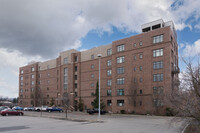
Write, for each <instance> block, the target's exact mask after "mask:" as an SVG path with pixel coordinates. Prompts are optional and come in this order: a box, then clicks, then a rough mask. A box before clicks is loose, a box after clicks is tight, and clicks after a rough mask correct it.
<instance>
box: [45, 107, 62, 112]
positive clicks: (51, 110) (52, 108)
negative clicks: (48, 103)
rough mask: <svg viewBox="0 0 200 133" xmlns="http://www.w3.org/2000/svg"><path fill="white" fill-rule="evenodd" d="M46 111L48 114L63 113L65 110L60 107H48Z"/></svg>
mask: <svg viewBox="0 0 200 133" xmlns="http://www.w3.org/2000/svg"><path fill="white" fill-rule="evenodd" d="M46 111H48V112H53V111H58V112H63V110H62V109H61V108H58V107H48V108H47V110H46Z"/></svg>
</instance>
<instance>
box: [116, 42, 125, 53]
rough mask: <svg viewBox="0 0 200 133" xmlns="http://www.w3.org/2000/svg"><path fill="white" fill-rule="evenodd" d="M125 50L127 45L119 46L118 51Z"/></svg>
mask: <svg viewBox="0 0 200 133" xmlns="http://www.w3.org/2000/svg"><path fill="white" fill-rule="evenodd" d="M124 50H125V45H124V44H122V45H118V46H117V52H121V51H124Z"/></svg>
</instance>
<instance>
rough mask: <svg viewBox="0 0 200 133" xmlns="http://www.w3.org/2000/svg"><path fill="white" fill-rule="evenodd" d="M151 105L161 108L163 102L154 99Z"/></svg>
mask: <svg viewBox="0 0 200 133" xmlns="http://www.w3.org/2000/svg"><path fill="white" fill-rule="evenodd" d="M153 105H154V107H162V106H163V101H162V100H159V99H154V100H153Z"/></svg>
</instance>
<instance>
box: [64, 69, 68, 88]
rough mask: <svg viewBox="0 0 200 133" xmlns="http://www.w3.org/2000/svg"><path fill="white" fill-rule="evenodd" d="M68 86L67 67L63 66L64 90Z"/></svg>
mask: <svg viewBox="0 0 200 133" xmlns="http://www.w3.org/2000/svg"><path fill="white" fill-rule="evenodd" d="M67 88H68V68H64V90H66V89H67Z"/></svg>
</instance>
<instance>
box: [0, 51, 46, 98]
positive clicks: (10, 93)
mask: <svg viewBox="0 0 200 133" xmlns="http://www.w3.org/2000/svg"><path fill="white" fill-rule="evenodd" d="M31 60H35V61H39V60H43V59H42V58H41V57H40V56H36V57H30V56H24V55H23V54H22V53H20V52H19V51H17V50H14V51H8V50H7V49H5V48H0V75H1V78H0V94H1V96H4V97H17V96H18V88H19V87H18V86H19V85H18V76H19V67H21V66H24V65H26V64H27V63H28V62H30V61H31Z"/></svg>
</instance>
